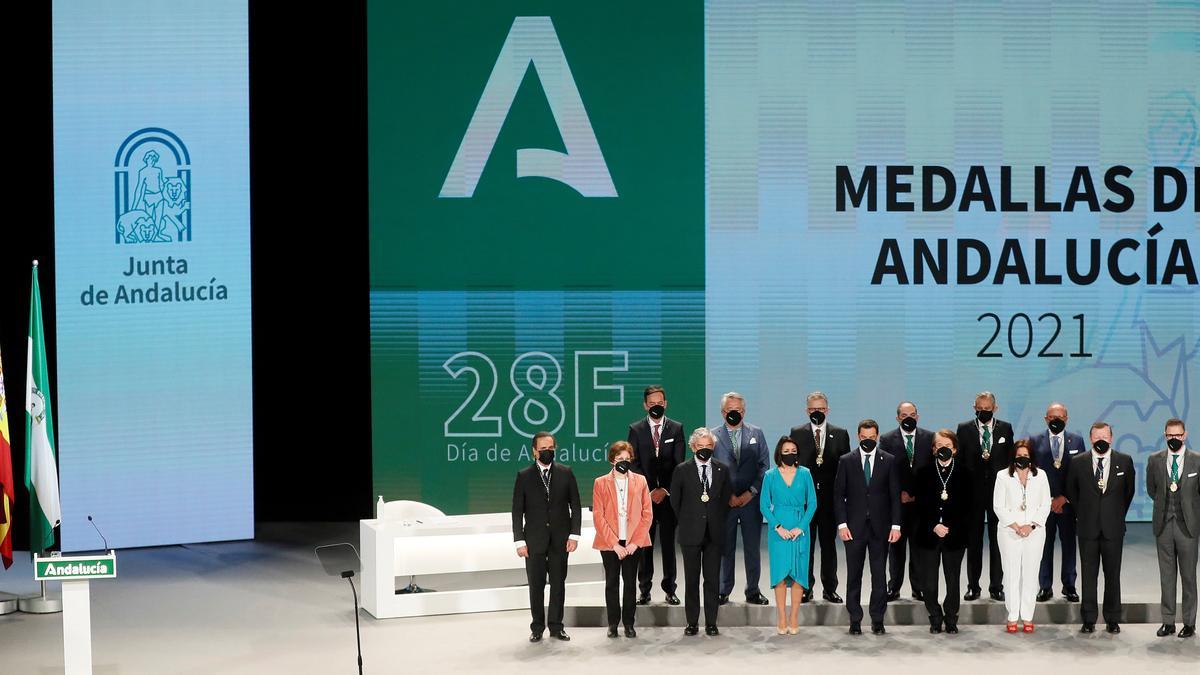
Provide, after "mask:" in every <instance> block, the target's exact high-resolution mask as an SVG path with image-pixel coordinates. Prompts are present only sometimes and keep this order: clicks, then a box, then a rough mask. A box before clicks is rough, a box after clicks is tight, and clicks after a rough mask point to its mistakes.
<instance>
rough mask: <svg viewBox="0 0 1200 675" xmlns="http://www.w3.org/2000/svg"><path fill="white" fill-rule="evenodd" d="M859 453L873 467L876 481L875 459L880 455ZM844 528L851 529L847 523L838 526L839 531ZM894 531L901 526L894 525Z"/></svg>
mask: <svg viewBox="0 0 1200 675" xmlns="http://www.w3.org/2000/svg"><path fill="white" fill-rule="evenodd" d="M876 450H878V448H876ZM859 453H861V456H862V457H863V458H864V459H866V460H867V464H870V465H871V480H875V458H876V457H878V456H879V453H878V452H876V451H875V450H872V451H871V452H862V450H859ZM856 461H857V460H856ZM863 473H864V475H866V472H865V471H864V472H863ZM843 527H849V525H848V524H846V523H841V524H839V525H838V529H839V530H840V529H842V528H843ZM892 529H893V530H899V529H900V526H899V525H893V526H892ZM850 534H854V533H853V532H851V533H850Z"/></svg>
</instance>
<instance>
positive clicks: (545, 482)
mask: <svg viewBox="0 0 1200 675" xmlns="http://www.w3.org/2000/svg"><path fill="white" fill-rule="evenodd" d="M542 486H543V487H545V488H546V499H549V498H550V469H545V470H543V471H542Z"/></svg>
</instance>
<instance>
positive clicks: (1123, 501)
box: [1066, 450, 1137, 539]
mask: <svg viewBox="0 0 1200 675" xmlns="http://www.w3.org/2000/svg"><path fill="white" fill-rule="evenodd" d="M1105 459H1107V460H1109V462H1110V464H1109V467H1108V483H1107V485H1106V486H1105V487H1106V489H1105V491H1104V492H1103V493H1102V492H1100V486H1098V485H1097V484H1096V478H1095V476H1096V474H1095V472H1094V471H1093V469H1092V452H1091V451H1090V450H1089V451H1087V452H1084V453H1081V454H1079V455H1078V456H1076V457H1075V459H1073V460H1071V469H1070V470H1069V471H1068V472H1067V484H1066V494H1067V499H1068V500H1069V501H1070V502H1071V503H1072V504H1074V505H1075V518H1076V520H1077V522H1078V525H1077V526H1076V529H1075V531H1076V532H1077V533H1078V534H1079V538H1080V539H1099V538H1101V537H1103V538H1105V539H1121V538H1123V537H1124V536H1125V514H1126V513H1127V512H1128V511H1129V505H1130V504H1132V503H1133V495H1134V493H1136V492H1137V483H1136V482H1135V480H1136V474H1135V473H1134V470H1133V458H1132V457H1130V456H1129V455H1126V454H1125V453H1123V452H1117V451H1116V450H1109V451H1108V454H1107V455H1106V456H1105Z"/></svg>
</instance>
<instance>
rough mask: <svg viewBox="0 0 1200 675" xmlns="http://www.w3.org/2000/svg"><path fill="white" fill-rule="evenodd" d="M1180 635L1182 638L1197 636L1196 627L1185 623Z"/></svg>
mask: <svg viewBox="0 0 1200 675" xmlns="http://www.w3.org/2000/svg"><path fill="white" fill-rule="evenodd" d="M1179 637H1181V638H1189V637H1196V627H1195V626H1189V625H1187V624H1184V625H1183V630H1181V631H1179Z"/></svg>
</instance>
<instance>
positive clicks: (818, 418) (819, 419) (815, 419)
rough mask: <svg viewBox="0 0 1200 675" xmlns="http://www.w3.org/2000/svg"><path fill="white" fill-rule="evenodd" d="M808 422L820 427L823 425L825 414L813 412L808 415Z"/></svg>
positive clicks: (818, 411) (817, 411)
mask: <svg viewBox="0 0 1200 675" xmlns="http://www.w3.org/2000/svg"><path fill="white" fill-rule="evenodd" d="M808 421H809V422H812V423H813V424H815V425H817V426H821V425H822V424H824V423H825V413H823V412H821V411H820V410H814V411H812V412H810V413H808Z"/></svg>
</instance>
